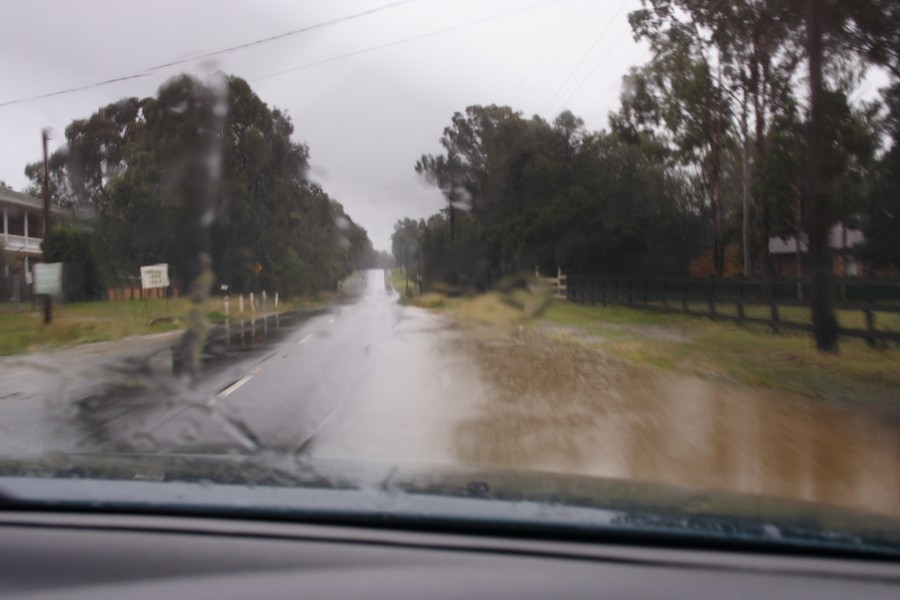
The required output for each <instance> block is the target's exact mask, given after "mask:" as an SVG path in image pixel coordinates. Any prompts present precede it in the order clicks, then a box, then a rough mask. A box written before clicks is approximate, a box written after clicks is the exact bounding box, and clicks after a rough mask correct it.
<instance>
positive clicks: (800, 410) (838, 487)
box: [458, 331, 900, 517]
mask: <svg viewBox="0 0 900 600" xmlns="http://www.w3.org/2000/svg"><path fill="white" fill-rule="evenodd" d="M464 343H465V345H466V346H467V348H468V349H469V351H470V352H472V353H473V354H474V355H475V356H477V362H478V364H479V373H480V376H481V378H482V380H483V381H484V383H485V385H486V387H487V388H488V390H489V392H488V394H487V398H489V400H486V401H485V402H483V403H482V404H481V410H480V412H479V414H478V416H476V417H475V418H472V419H469V420H467V421H466V422H465V423H463V424H461V425H460V426H459V428H458V432H459V433H458V444H459V446H458V448H459V454H460V457H461V459H462V460H464V461H472V462H478V463H481V464H488V465H491V466H496V467H501V468H525V469H538V470H545V471H552V472H562V473H581V474H585V475H593V476H600V477H612V478H621V479H629V480H640V481H647V482H659V483H667V484H674V485H681V486H691V487H700V488H705V489H713V490H721V491H733V492H743V493H751V494H765V495H772V496H778V497H785V498H793V499H800V500H809V501H813V502H822V503H827V504H834V505H840V506H845V507H853V508H861V509H866V510H870V511H875V512H879V513H883V514H887V515H891V516H894V517H900V407H884V406H880V407H863V406H848V405H837V404H833V403H828V402H826V401H824V400H819V399H811V398H806V397H802V396H797V395H792V394H789V393H784V392H778V391H773V390H764V389H751V388H747V387H742V386H738V385H730V384H726V383H723V382H717V381H709V380H703V379H699V378H694V377H682V376H677V375H666V374H660V373H658V372H655V371H649V370H645V369H643V368H639V367H634V366H631V365H627V364H624V363H622V362H620V361H618V360H616V359H613V358H610V357H609V356H608V355H606V354H604V353H602V352H601V351H599V350H596V349H591V348H589V347H585V346H584V345H581V344H576V343H566V342H561V341H554V340H550V339H548V338H547V337H546V336H543V335H541V334H540V333H537V332H528V331H525V332H519V333H515V334H504V333H498V332H496V331H495V332H490V331H481V332H480V334H479V333H475V334H474V335H473V336H471V337H470V339H468V340H467V341H466V342H464Z"/></svg>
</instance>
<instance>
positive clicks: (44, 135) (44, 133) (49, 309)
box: [41, 128, 53, 325]
mask: <svg viewBox="0 0 900 600" xmlns="http://www.w3.org/2000/svg"><path fill="white" fill-rule="evenodd" d="M49 137H50V131H49V130H48V129H46V128H44V129H42V130H41V141H42V142H43V144H44V186H43V187H44V189H43V195H44V233H43V235H44V262H45V263H49V262H50V161H49V158H48V156H47V140H48V139H49ZM52 320H53V299H52V298H51V297H50V294H44V325H49V324H50V321H52Z"/></svg>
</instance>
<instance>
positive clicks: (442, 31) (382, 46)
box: [250, 0, 563, 83]
mask: <svg viewBox="0 0 900 600" xmlns="http://www.w3.org/2000/svg"><path fill="white" fill-rule="evenodd" d="M562 1H563V0H547V1H546V2H541V3H539V4H532V5H531V6H526V7H525V8H519V9H516V10H511V11H508V12H505V13H500V14H497V15H493V16H490V17H485V18H483V19H477V20H475V21H469V22H467V23H462V24H460V25H454V26H453V27H447V28H445V29H438V30H436V31H430V32H428V33H422V34H419V35H414V36H412V37H408V38H403V39H399V40H394V41H392V42H387V43H384V44H379V45H377V46H370V47H369V48H363V49H362V50H355V51H353V52H347V53H346V54H339V55H337V56H332V57H330V58H325V59H322V60H317V61H314V62H310V63H306V64H302V65H298V66H296V67H290V68H287V69H281V70H279V71H275V72H273V73H269V74H267V75H262V76H260V77H256V78H253V79H251V80H250V82H251V83H256V82H258V81H263V80H266V79H270V78H272V77H278V76H280V75H285V74H287V73H293V72H295V71H302V70H304V69H310V68H312V67H318V66H320V65H324V64H328V63H331V62H335V61H338V60H343V59H345V58H351V57H353V56H360V55H362V54H368V53H369V52H375V51H377V50H384V49H385V48H391V47H393V46H399V45H401V44H408V43H409V42H415V41H419V40H423V39H426V38H430V37H434V36H437V35H443V34H445V33H450V32H452V31H459V30H460V29H466V28H468V27H474V26H475V25H480V24H482V23H487V22H489V21H496V20H497V19H503V18H506V17H511V16H513V15H517V14H520V13H524V12H528V11H531V10H535V9H538V8H542V7H544V6H548V5H550V4H556V3H558V2H562Z"/></svg>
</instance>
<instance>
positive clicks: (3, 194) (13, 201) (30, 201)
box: [0, 187, 65, 214]
mask: <svg viewBox="0 0 900 600" xmlns="http://www.w3.org/2000/svg"><path fill="white" fill-rule="evenodd" d="M4 204H5V205H7V206H9V205H12V206H21V207H22V208H31V209H34V210H43V209H44V201H43V200H41V199H40V198H35V197H34V196H29V195H28V194H22V193H20V192H15V191H13V190H11V189H9V188H5V187H0V206H3V205H4ZM50 210H51V211H53V212H54V213H59V214H62V213H64V212H65V210H64V209H63V208H60V207H59V206H51V207H50Z"/></svg>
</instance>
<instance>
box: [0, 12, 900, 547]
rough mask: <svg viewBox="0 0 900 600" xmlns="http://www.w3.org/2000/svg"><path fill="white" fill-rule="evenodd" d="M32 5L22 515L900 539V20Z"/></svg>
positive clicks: (22, 240) (11, 208) (8, 399)
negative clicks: (599, 524) (377, 503)
mask: <svg viewBox="0 0 900 600" xmlns="http://www.w3.org/2000/svg"><path fill="white" fill-rule="evenodd" d="M4 13H5V18H4V22H5V23H6V24H7V26H6V27H4V35H3V36H2V39H0V47H2V52H0V77H2V80H3V81H4V82H5V85H3V86H2V92H0V180H2V181H0V209H2V229H0V292H2V297H0V355H2V356H0V479H2V485H0V491H2V493H0V495H9V496H10V497H14V496H16V494H17V493H19V494H20V495H22V494H24V496H22V497H27V496H28V494H29V493H30V492H27V490H29V489H34V488H29V487H28V486H29V485H32V484H34V482H33V481H32V480H34V479H35V478H39V479H46V480H52V481H53V484H54V485H55V486H56V487H53V488H52V490H53V491H52V494H58V499H59V500H60V502H63V501H65V499H66V498H70V497H71V498H75V497H80V498H83V499H84V500H85V501H88V500H91V499H93V500H96V501H103V500H104V499H109V498H112V497H113V496H114V495H115V492H113V491H111V490H113V489H114V487H111V488H106V487H96V488H84V489H82V488H78V485H80V484H79V483H78V482H79V480H84V479H90V480H98V481H99V480H104V481H110V480H114V481H133V480H135V479H137V480H142V481H144V482H145V484H146V485H147V486H148V487H147V492H146V497H145V498H144V499H145V500H146V501H147V502H149V503H150V504H151V505H152V503H153V501H154V498H155V497H156V498H159V502H160V504H165V503H166V502H167V501H166V500H164V498H169V497H171V496H170V495H167V494H168V493H167V492H163V491H161V488H160V487H159V486H154V485H151V484H150V483H146V481H147V480H149V481H150V482H156V483H161V482H182V483H184V482H203V483H204V485H208V484H209V485H212V486H213V489H216V488H215V486H216V485H220V486H232V487H229V488H227V489H233V486H239V487H240V486H244V487H245V488H246V490H247V491H248V493H249V496H248V498H252V493H253V489H254V486H258V485H264V486H275V487H287V488H293V487H297V486H299V487H304V486H309V485H313V486H326V487H331V488H335V489H341V490H345V491H347V492H348V493H353V492H354V490H355V492H356V493H363V491H364V490H366V489H373V488H372V485H373V484H374V485H375V488H377V489H388V490H394V491H395V492H396V494H399V495H401V496H403V495H406V496H408V497H409V498H413V499H414V498H415V497H417V496H423V495H429V496H431V495H433V496H438V497H442V496H443V497H449V496H453V495H462V496H466V497H469V498H472V499H479V500H480V501H481V505H482V508H481V509H478V508H467V509H466V511H468V512H467V513H466V514H468V515H469V516H471V517H472V518H478V515H479V514H482V515H483V516H484V518H486V519H497V518H500V517H499V515H500V513H502V512H503V511H497V510H494V509H491V508H490V506H491V502H497V501H501V500H503V501H508V500H521V501H526V500H527V501H529V502H532V501H533V502H537V503H538V504H541V503H547V502H549V503H551V504H553V505H558V504H561V505H564V506H565V505H572V506H575V505H578V506H581V507H593V508H596V509H597V510H599V509H600V508H601V507H606V508H610V509H615V510H620V511H629V510H630V509H634V510H638V509H639V510H638V512H640V514H641V515H643V516H641V517H635V516H634V515H631V516H629V517H627V518H625V517H622V515H619V516H618V517H615V518H612V521H610V519H608V518H607V517H608V515H607V516H604V518H603V519H602V520H603V522H605V523H609V522H615V523H619V524H622V523H627V524H628V526H631V527H635V528H642V527H649V528H653V527H657V526H660V524H661V523H662V524H666V523H675V522H676V521H667V520H666V519H664V518H663V517H661V516H660V515H662V514H663V513H666V511H667V510H669V509H671V510H672V511H678V510H688V509H686V508H685V506H686V499H689V498H694V499H696V498H702V499H703V500H702V501H697V502H693V501H690V502H687V504H689V505H690V506H689V512H690V513H691V514H692V515H694V516H703V517H706V516H715V517H717V518H719V517H724V518H729V519H733V520H734V522H735V523H737V522H738V521H739V520H740V519H747V518H749V517H752V519H753V520H754V521H753V522H754V523H757V524H759V523H767V522H769V521H771V522H773V523H775V522H779V519H783V518H784V517H785V516H786V515H788V516H790V517H791V518H792V519H795V520H797V521H798V522H804V523H806V524H807V525H809V527H811V528H814V527H815V524H817V523H819V524H821V525H822V527H823V528H826V527H825V524H826V523H828V526H827V528H830V529H829V531H839V533H840V535H846V536H850V537H846V539H856V538H853V537H852V536H854V535H857V534H859V535H862V533H863V532H867V533H872V532H873V531H875V532H882V533H883V532H884V531H887V530H892V531H893V532H894V535H897V537H896V538H894V540H895V541H896V540H900V534H897V533H896V532H897V531H898V530H900V446H898V440H900V403H898V398H900V350H898V345H900V246H898V242H900V236H898V232H900V205H898V201H900V170H898V166H900V164H898V160H900V83H898V82H900V79H898V77H900V57H898V50H897V49H898V48H900V28H898V23H900V14H898V8H897V6H896V5H895V4H894V3H891V2H881V1H878V0H871V1H866V2H854V3H838V2H830V1H826V0H810V1H809V2H769V1H765V0H742V1H738V2H722V1H720V0H624V1H621V2H620V1H615V2H596V1H594V0H549V1H547V0H522V1H515V2H512V1H505V0H504V1H501V0H497V1H493V0H492V1H477V2H476V1H474V0H472V1H469V0H465V1H458V2H447V1H444V0H401V1H395V2H389V1H388V0H371V1H365V0H359V1H353V2H341V3H321V2H312V1H310V2H295V1H277V0H266V1H262V2H252V3H250V2H242V1H234V2H227V3H224V4H216V5H215V6H213V5H211V4H209V3H207V2H201V1H180V2H156V3H150V4H146V3H144V4H141V5H134V4H131V3H122V2H113V1H92V2H82V1H75V2H46V1H38V2H34V1H29V2H11V3H7V4H6V5H5V6H4ZM400 474H404V475H400ZM29 481H30V482H31V483H28V482H29ZM574 482H577V483H574ZM48 489H49V488H48ZM221 489H225V488H224V487H223V488H221ZM17 490H18V492H17ZM76 490H81V491H76ZM85 490H86V491H85ZM153 490H159V491H153ZM46 493H50V492H46ZM142 493H143V492H142ZM191 493H192V492H185V494H184V495H183V496H179V497H183V498H185V499H186V501H189V500H190V494H191ZM392 493H394V492H392ZM52 494H51V496H50V497H49V500H51V501H52V500H53V499H54V497H55V496H53V495H52ZM92 494H93V495H94V496H96V497H95V498H91V495H92ZM107 494H109V495H108V496H107ZM155 494H159V496H155ZM242 497H243V496H242ZM725 499H727V500H725ZM45 500H47V498H45ZM247 502H249V503H251V504H252V500H247ZM286 502H288V501H286ZM318 502H319V500H315V499H314V498H313V497H309V498H307V499H306V500H304V497H303V495H302V494H301V495H298V496H296V498H294V497H293V496H291V500H290V501H289V502H288V504H289V505H291V506H293V507H294V508H296V509H298V510H309V509H310V507H315V506H319V504H318ZM329 502H330V501H329ZM692 502H693V503H692ZM262 504H265V503H262ZM262 504H260V506H261V505H262ZM326 504H327V503H326ZM404 506H406V507H408V506H410V505H405V504H404V505H400V507H399V508H396V510H398V511H402V510H404V508H403V507H404ZM441 506H444V505H441ZM446 506H448V507H449V506H450V505H446ZM747 507H751V508H747ZM392 510H393V509H392ZM436 510H438V512H439V511H440V509H436ZM447 510H450V508H448V509H447ZM479 510H481V511H483V512H482V513H479ZM829 511H830V512H829ZM826 512H828V513H829V514H834V515H840V517H839V518H836V520H831V521H828V520H823V521H818V520H816V519H818V518H819V517H818V516H816V515H820V514H825V513H826ZM522 514H528V515H530V516H528V518H524V517H523V519H522V523H520V525H521V526H522V527H525V528H527V526H528V519H532V518H533V519H534V521H535V523H537V521H538V520H540V518H541V517H540V514H541V513H540V511H537V512H535V513H533V514H532V513H522ZM604 515H606V513H604ZM857 517H858V518H859V520H856V519H857ZM866 519H874V520H866ZM810 524H811V525H810ZM717 531H718V532H719V533H721V532H723V531H724V532H726V533H727V532H728V531H731V530H728V529H727V528H726V529H721V528H720V529H718V530H717ZM735 531H736V530H735ZM754 531H755V530H754ZM771 531H772V530H770V529H765V528H762V529H759V532H761V533H759V535H763V536H768V537H769V538H770V541H771V539H774V538H772V536H771V535H769V534H771ZM754 535H755V534H754ZM826 537H827V536H826ZM816 539H818V538H816ZM823 539H824V538H823ZM841 539H845V538H841ZM896 548H900V545H898V546H896Z"/></svg>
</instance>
